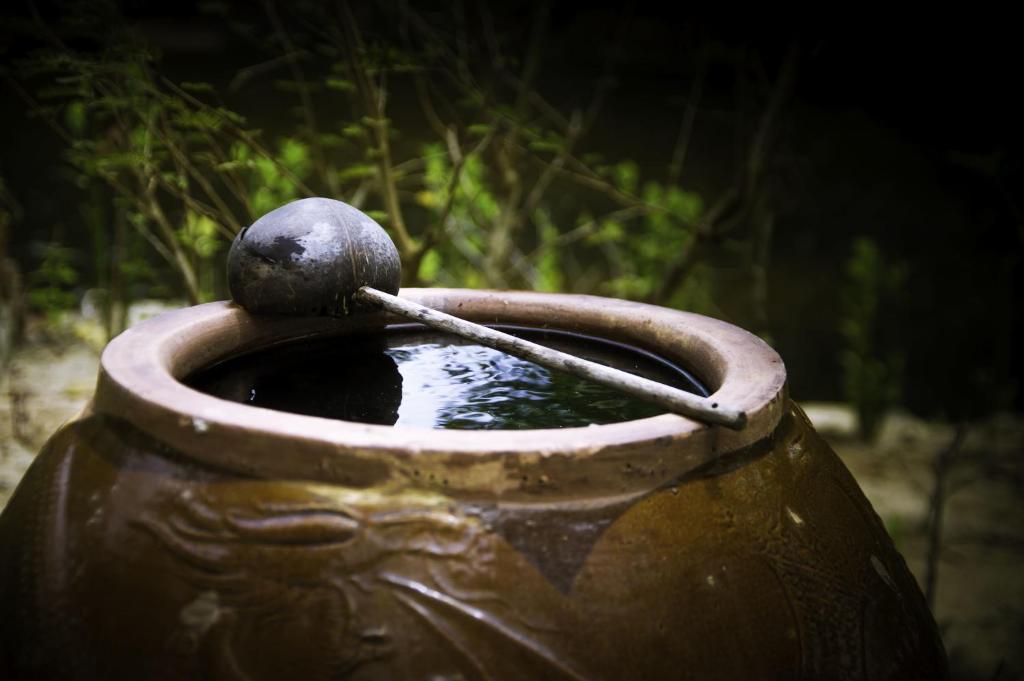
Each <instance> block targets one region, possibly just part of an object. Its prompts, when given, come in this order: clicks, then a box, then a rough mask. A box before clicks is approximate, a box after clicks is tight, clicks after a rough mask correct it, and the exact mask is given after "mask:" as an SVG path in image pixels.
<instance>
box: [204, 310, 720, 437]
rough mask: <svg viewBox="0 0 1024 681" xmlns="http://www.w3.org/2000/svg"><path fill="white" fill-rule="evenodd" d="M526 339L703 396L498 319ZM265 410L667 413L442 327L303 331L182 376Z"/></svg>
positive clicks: (603, 347) (467, 417) (682, 378)
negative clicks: (330, 333) (303, 336)
mask: <svg viewBox="0 0 1024 681" xmlns="http://www.w3.org/2000/svg"><path fill="white" fill-rule="evenodd" d="M500 328H503V329H504V330H506V331H510V332H512V333H514V334H515V335H518V336H521V337H524V338H528V339H529V340H532V341H534V342H538V343H541V344H543V345H547V346H549V347H555V348H557V349H559V350H562V351H565V352H570V353H572V354H575V355H577V356H579V357H583V358H585V359H590V360H593V361H597V362H600V363H602V364H607V365H611V366H615V367H617V368H619V369H623V370H626V371H629V372H631V373H634V374H637V375H640V376H644V377H646V378H650V379H653V380H656V381H660V382H662V383H667V384H669V385H673V386H675V387H677V388H681V389H683V390H688V391H690V392H694V393H697V394H701V395H706V394H707V393H706V391H705V390H704V389H703V387H702V386H701V385H700V384H699V383H698V382H697V381H696V380H695V379H694V378H693V377H692V376H691V375H689V374H688V373H687V372H686V371H685V370H683V369H682V368H681V367H678V366H675V365H673V364H671V363H670V362H667V361H666V360H663V359H661V358H659V357H656V356H655V355H652V354H650V353H646V352H643V351H639V350H637V349H635V348H629V347H628V346H624V345H620V344H616V343H610V342H608V341H603V340H600V339H595V338H591V337H587V336H579V335H575V334H568V333H564V332H555V331H541V330H536V329H522V328H516V327H500ZM186 383H188V384H189V385H190V386H192V387H194V388H196V389H197V390H201V391H203V392H206V393H209V394H211V395H214V396H216V397H220V398H223V399H228V400H233V401H236V402H243V403H246V404H252V405H255V406H258V407H264V408H267V409H277V410H280V411H287V412H293V413H297V414H307V415H311V416H322V417H325V418H333V419H341V420H344V421H359V422H362V423H375V424H381V425H395V426H418V427H425V428H454V429H520V428H568V427H575V426H587V425H590V424H605V423H614V422H617V421H628V420H631V419H638V418H645V417H648V416H654V415H657V414H660V413H663V412H664V410H663V409H661V408H660V407H657V406H654V405H651V404H649V403H647V402H643V401H641V400H638V399H636V398H633V397H630V396H628V395H625V394H623V393H620V392H618V391H617V390H613V389H611V388H605V387H603V386H600V385H597V384H595V383H592V382H590V381H586V380H583V379H579V378H576V377H574V376H571V375H569V374H566V373H564V372H561V371H554V370H549V369H546V368H544V367H542V366H539V365H537V364H534V363H533V362H530V361H527V360H524V359H519V358H517V357H512V356H511V355H507V354H505V353H503V352H501V351H498V350H493V349H491V348H488V347H484V346H481V345H477V344H474V343H472V342H470V341H465V340H462V339H460V338H457V337H455V336H452V335H449V334H441V333H436V332H432V331H424V330H419V329H417V328H409V327H408V326H405V325H401V326H398V327H391V328H390V329H389V330H388V331H387V332H385V333H377V334H373V335H359V336H343V337H337V338H331V339H319V340H304V341H299V342H293V343H289V344H287V345H281V346H277V347H274V348H269V349H266V350H262V351H258V352H254V353H251V354H248V355H243V356H240V357H235V358H232V359H229V360H227V361H224V362H221V363H220V364H217V365H215V366H213V367H210V368H208V369H205V370H202V371H200V372H198V373H196V374H194V375H193V376H191V377H189V378H188V379H187V380H186Z"/></svg>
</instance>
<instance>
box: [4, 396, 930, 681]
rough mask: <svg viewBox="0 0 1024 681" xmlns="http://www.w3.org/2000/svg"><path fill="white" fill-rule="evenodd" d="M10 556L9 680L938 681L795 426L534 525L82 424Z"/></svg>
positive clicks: (921, 633) (843, 474)
mask: <svg viewBox="0 0 1024 681" xmlns="http://www.w3.org/2000/svg"><path fill="white" fill-rule="evenodd" d="M620 475H622V476H624V477H644V476H651V475H652V472H651V471H648V470H645V469H643V468H642V467H638V468H636V469H624V470H622V471H621V472H620ZM0 544H2V545H3V546H4V547H8V550H7V551H5V552H4V559H3V560H2V561H0V577H2V580H3V581H2V585H0V598H2V602H4V603H5V604H8V605H9V606H12V607H13V611H14V612H17V614H18V615H17V617H9V618H5V619H4V621H3V625H2V626H3V630H2V631H0V641H3V644H4V646H5V647H4V665H5V668H6V669H8V670H13V676H10V677H9V678H81V679H137V678H152V679H179V678H181V679H184V678H218V679H220V678H223V679H235V678H240V679H241V678H244V679H290V678H304V679H333V678H353V679H364V678H365V679H379V678H423V679H429V678H460V677H459V675H461V678H466V679H520V678H522V679H538V678H552V679H557V678H565V679H625V678H668V677H675V676H678V675H679V674H680V672H681V670H686V673H687V675H688V676H692V677H693V678H701V679H737V678H744V679H777V678H809V679H813V678H830V679H911V678H920V679H935V678H942V675H943V673H944V671H943V653H942V649H941V645H940V643H939V640H938V636H937V633H936V630H935V626H934V623H933V622H932V621H931V617H930V615H929V614H928V612H927V609H926V608H925V605H924V602H923V599H922V597H921V595H920V592H919V591H918V589H917V586H916V584H915V583H914V581H913V578H912V577H911V576H910V574H909V573H908V571H907V569H906V566H905V564H904V563H903V560H902V558H900V556H899V555H898V553H897V552H896V551H895V549H894V547H893V545H892V542H891V541H890V540H889V538H888V536H887V535H886V534H885V531H884V529H883V528H882V526H881V523H880V522H879V520H878V518H877V516H875V515H874V513H873V512H872V511H871V509H870V506H869V505H868V503H867V501H866V500H865V499H864V497H863V495H862V494H861V493H860V491H859V490H858V488H857V486H856V484H855V483H854V481H853V479H852V478H851V477H850V475H849V473H848V472H847V471H846V470H845V468H844V467H843V466H842V464H841V463H840V462H839V461H838V459H836V457H835V456H834V454H833V453H832V452H831V451H830V450H829V449H828V448H827V446H826V445H825V444H824V443H823V441H822V440H821V439H820V438H818V437H817V436H816V435H815V434H814V432H813V431H812V430H811V428H810V426H809V424H808V423H807V422H806V420H805V419H804V418H803V417H802V415H801V414H800V412H799V411H798V410H797V409H795V408H793V409H791V411H790V412H789V413H788V414H787V416H786V417H784V419H783V421H782V422H781V424H780V426H779V428H778V429H777V431H776V432H775V433H774V434H773V435H772V437H771V438H769V439H768V440H766V441H764V442H761V443H758V444H757V445H755V446H753V447H751V448H748V449H747V450H744V451H740V452H736V453H734V454H733V455H730V456H727V457H723V458H722V459H721V460H720V461H718V462H716V463H715V464H714V465H712V466H708V467H705V468H704V469H701V470H696V471H690V472H688V473H686V474H684V475H682V476H680V477H678V478H676V479H673V480H672V481H671V483H669V484H666V485H663V486H660V487H658V488H657V489H654V490H651V491H650V492H649V493H646V494H642V495H639V496H637V497H633V498H613V499H579V500H578V501H575V502H570V503H549V502H548V501H547V500H545V498H544V495H543V494H539V495H538V496H537V499H536V500H535V501H534V502H532V503H525V504H523V503H516V504H503V503H501V502H500V501H496V502H492V503H478V502H473V503H457V502H452V501H451V500H448V499H445V498H444V497H443V496H437V495H430V494H424V493H407V494H405V495H402V494H398V495H374V494H370V493H367V492H365V491H364V492H362V493H356V492H353V491H352V490H345V489H340V488H336V487H334V486H330V485H318V484H312V483H308V482H288V481H268V480H258V479H244V478H239V477H237V476H235V475H231V474H226V473H223V472H218V471H215V470H212V469H209V468H206V467H203V466H198V465H196V464H194V463H191V462H190V461H189V460H188V459H187V458H186V457H184V456H182V455H181V454H180V453H176V452H174V451H173V450H170V449H168V448H167V447H166V446H164V445H161V444H160V443H159V442H156V441H154V440H152V439H151V438H149V437H148V436H146V435H144V434H142V433H140V432H139V431H138V430H137V429H135V428H133V427H132V426H131V425H130V424H128V423H126V422H124V421H119V420H115V419H111V418H109V417H103V416H90V417H88V418H86V419H83V420H81V421H78V422H76V423H73V424H71V425H69V426H68V427H67V428H65V429H63V430H62V431H61V432H60V433H58V434H57V435H56V436H55V437H54V439H53V440H52V441H51V443H50V444H49V446H48V447H47V448H46V450H45V451H44V452H43V453H42V454H41V455H40V457H39V459H38V460H37V461H36V463H35V464H34V465H33V467H32V469H31V470H30V472H29V474H28V475H27V476H26V479H25V482H24V483H23V484H22V486H21V487H20V488H19V490H18V492H17V493H16V494H15V496H14V498H13V499H12V501H11V504H10V506H9V507H8V508H7V510H6V511H5V513H4V514H3V516H2V517H0ZM11 548H13V549H14V550H13V551H12V550H10V549H11Z"/></svg>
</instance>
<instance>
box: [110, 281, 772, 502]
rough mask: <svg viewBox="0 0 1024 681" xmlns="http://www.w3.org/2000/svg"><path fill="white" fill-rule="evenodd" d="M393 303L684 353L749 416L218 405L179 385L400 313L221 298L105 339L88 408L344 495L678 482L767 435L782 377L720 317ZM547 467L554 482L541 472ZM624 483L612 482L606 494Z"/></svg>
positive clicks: (262, 473)
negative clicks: (339, 411) (578, 420)
mask: <svg viewBox="0 0 1024 681" xmlns="http://www.w3.org/2000/svg"><path fill="white" fill-rule="evenodd" d="M400 295H401V296H403V297H405V298H408V299H410V300H413V301H416V302H418V303H420V304H423V305H427V306H430V307H434V308H436V309H440V310H442V311H444V312H448V313H450V314H455V315H457V316H463V317H466V318H467V319H472V320H474V321H477V322H487V323H516V324H527V325H532V326H541V327H543V326H550V327H552V328H559V329H564V330H568V331H576V332H580V333H590V334H593V335H605V336H607V337H610V338H613V339H614V340H619V341H623V342H627V343H630V344H633V345H637V346H639V347H642V348H644V349H646V350H650V351H652V352H655V353H658V354H661V355H664V356H666V357H668V358H670V359H675V360H677V361H680V360H681V361H682V362H684V363H685V364H686V365H687V366H689V367H690V368H692V369H693V370H694V371H695V373H696V374H697V375H698V376H699V377H700V378H701V379H702V380H703V381H704V383H705V385H706V386H707V387H708V389H709V390H710V391H711V392H712V394H711V398H712V399H715V400H719V401H721V402H722V403H724V404H729V405H730V406H733V407H735V408H738V409H741V410H743V411H745V412H746V413H747V426H746V427H745V428H744V429H743V430H741V431H731V430H728V429H725V428H722V427H718V426H708V425H705V424H702V423H698V422H697V421H694V420H691V419H689V418H686V417H683V416H677V415H674V414H662V415H659V416H654V417H650V418H645V419H639V420H634V421H624V422H618V423H612V424H606V425H599V426H589V427H582V428H564V429H543V430H433V429H426V428H415V427H404V426H403V427H392V426H380V425H371V424H362V423H353V422H346V421H338V420H333V419H326V418H320V417H314V416H305V415H300V414H292V413H286V412H279V411H273V410H268V409H263V408H258V407H252V406H247V405H243V404H239V403H235V402H230V401H226V400H222V399H219V398H216V397H213V396H210V395H207V394H204V393H201V392H198V391H196V390H193V389H192V388H189V387H188V386H186V385H184V384H183V383H181V382H180V379H182V378H184V377H185V376H186V375H188V374H190V373H191V372H193V371H194V370H196V369H198V368H200V367H202V366H208V365H209V364H211V363H213V362H215V361H218V360H220V359H223V358H225V357H227V356H230V355H233V354H237V353H239V352H244V351H249V350H253V349H256V348H259V347H262V346H266V345H270V344H272V343H276V342H281V341H285V340H291V339H298V338H302V337H312V336H320V335H334V334H344V333H351V332H354V331H358V330H364V329H367V328H381V327H382V326H384V325H386V324H391V323H400V322H402V321H404V320H402V319H400V318H397V317H395V316H392V315H389V314H385V313H380V312H374V313H367V314H364V315H360V316H358V317H350V318H344V319H337V318H293V317H268V316H255V315H252V314H250V313H248V312H246V311H245V310H243V309H242V308H240V307H238V306H237V305H235V304H234V303H231V302H229V301H221V302H214V303H207V304H204V305H198V306H194V307H189V308H183V309H179V310H174V311H171V312H167V313H164V314H162V315H159V316H157V317H154V318H152V319H149V320H147V321H145V322H143V323H141V324H139V325H137V326H135V327H132V328H130V329H128V330H126V331H125V332H124V333H122V334H121V335H119V336H118V337H116V338H114V339H113V340H112V341H111V342H110V343H109V344H108V345H107V347H106V349H105V350H104V352H103V354H102V357H101V359H100V375H99V379H98V382H97V389H96V395H95V398H94V403H93V412H94V413H98V414H104V415H108V416H114V417H117V418H120V419H123V420H126V421H128V422H130V423H131V424H132V425H133V426H134V427H136V428H138V429H140V430H142V431H143V432H145V433H147V434H149V435H151V436H153V437H155V438H157V439H158V440H160V441H162V442H164V443H166V444H167V445H169V446H170V447H172V448H173V449H176V450H178V451H179V452H180V453H182V454H185V455H186V456H188V457H190V458H192V459H195V460H198V461H200V462H202V463H206V464H209V465H211V466H214V467H216V468H220V469H226V470H228V471H231V472H234V473H236V474H243V475H253V476H256V477H285V478H292V479H294V478H301V479H307V480H310V479H311V480H316V481H322V482H341V483H345V484H349V485H353V486H371V485H384V484H389V483H397V482H404V483H406V484H410V485H413V486H419V487H430V486H435V485H436V486H438V487H439V488H444V489H445V490H447V491H449V492H451V491H458V490H462V491H466V492H469V491H472V490H476V491H483V490H487V491H490V492H494V491H499V492H501V491H503V490H513V489H514V490H519V491H524V490H527V488H529V487H530V485H533V486H534V487H536V486H538V485H539V486H540V487H558V486H559V485H567V484H569V480H568V479H567V476H566V474H565V472H566V471H565V470H562V469H559V465H560V464H565V463H566V462H570V461H571V463H572V466H573V467H574V468H573V471H574V472H573V473H572V474H571V475H569V476H568V477H572V478H573V479H574V480H576V481H577V482H578V481H579V480H583V479H588V478H589V474H588V471H587V468H586V466H585V464H586V462H587V461H591V462H597V463H595V466H597V468H601V467H606V466H607V465H610V464H611V463H613V462H618V463H621V462H622V461H626V462H627V463H628V462H629V461H633V460H643V459H646V458H650V457H652V456H657V457H658V461H659V462H660V463H661V464H662V468H664V469H665V471H666V474H667V473H668V472H671V473H673V474H674V475H678V474H680V473H681V472H683V471H681V470H680V467H679V465H680V464H682V463H683V462H684V461H685V462H687V463H686V468H687V469H692V468H693V467H695V466H697V465H700V464H702V463H706V462H707V461H709V460H710V459H711V458H713V457H715V456H717V455H720V454H722V453H726V452H731V451H735V450H737V449H742V448H744V447H747V446H750V445H752V444H754V443H755V442H758V441H760V440H763V439H764V438H766V437H768V436H769V435H770V434H771V432H772V431H773V430H774V429H775V427H776V426H777V424H778V422H779V419H780V418H781V415H782V410H783V403H784V402H785V383H786V370H785V366H784V364H783V362H782V360H781V358H780V357H779V356H778V354H777V353H776V352H775V351H774V350H773V349H772V348H771V347H769V346H768V345H767V344H766V343H765V342H764V341H762V340H761V339H760V338H758V337H756V336H754V335H753V334H751V333H749V332H747V331H744V330H743V329H740V328H739V327H736V326H733V325H732V324H728V323H726V322H723V321H720V320H716V319H712V318H710V317H705V316H703V315H698V314H694V313H689V312H681V311H678V310H671V309H667V308H663V307H657V306H653V305H648V304H643V303H634V302H628V301H623V300H617V299H610V298H601V297H596V296H586V295H575V294H553V293H533V292H524V291H486V290H471V289H403V290H402V291H401V292H400ZM552 320H558V321H557V323H552ZM666 457H668V459H669V463H668V464H665V459H666ZM581 466H583V468H580V467H581ZM556 469H557V470H560V471H561V472H560V473H559V477H560V478H561V479H560V480H553V479H552V478H551V476H550V475H547V474H545V473H543V471H544V470H550V471H552V472H554V471H556ZM654 477H659V476H658V475H655V476H654ZM545 478H546V479H547V480H546V481H545ZM442 483H443V484H442ZM570 486H571V485H570ZM629 486H630V485H629V484H622V483H621V481H620V483H618V484H617V486H615V489H616V490H618V491H626V490H625V488H626V487H629ZM527 491H528V490H527Z"/></svg>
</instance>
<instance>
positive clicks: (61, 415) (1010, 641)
mask: <svg viewBox="0 0 1024 681" xmlns="http://www.w3.org/2000/svg"><path fill="white" fill-rule="evenodd" d="M98 360H99V353H98V351H97V350H96V349H94V348H93V347H90V346H89V345H87V344H84V343H77V344H76V343H68V342H66V341H65V342H50V343H46V342H36V343H34V344H32V345H29V346H25V347H22V348H21V349H19V350H17V351H16V352H15V354H14V355H13V357H12V359H11V361H10V363H9V366H8V367H7V370H6V371H0V509H2V508H3V506H4V505H5V504H6V502H7V499H8V497H9V496H10V494H11V493H12V492H13V490H14V487H15V486H16V485H17V482H18V480H19V479H20V477H21V475H22V473H23V472H24V469H25V468H26V466H28V464H29V463H30V462H31V460H32V457H33V456H34V455H35V453H36V452H38V450H39V449H40V447H42V445H43V443H44V442H45V441H46V439H47V438H48V437H49V435H50V434H51V433H52V432H53V431H54V430H56V429H57V427H58V426H59V425H60V424H61V423H63V422H64V421H66V420H67V419H69V418H72V417H73V416H74V415H75V414H76V413H77V412H78V411H79V410H80V409H81V408H82V406H83V405H84V404H85V402H86V401H87V400H88V398H89V396H90V395H91V394H92V390H93V387H94V385H95V380H96V368H97V363H98ZM804 406H805V408H806V409H807V411H808V413H809V414H810V415H811V417H812V420H813V421H814V422H815V423H816V425H817V428H818V430H819V431H820V432H822V434H824V435H825V436H826V437H828V439H829V441H830V442H831V443H832V445H833V447H835V449H836V450H837V451H838V452H839V454H840V456H842V458H843V460H844V461H845V462H846V464H847V466H849V468H850V470H851V471H852V472H853V474H854V475H855V476H856V478H857V480H858V481H859V482H860V484H861V487H862V488H863V489H864V492H865V493H866V494H867V496H868V498H869V499H871V501H872V503H873V504H874V506H875V509H876V510H877V511H878V513H879V515H880V516H881V517H882V518H883V520H884V521H885V523H886V526H887V527H888V528H889V531H890V533H891V534H892V535H893V537H894V539H895V540H896V542H897V545H898V546H899V548H900V550H901V551H902V552H903V554H904V556H905V557H906V558H907V562H908V564H909V565H910V568H911V570H912V571H913V572H914V573H915V575H917V577H918V579H919V580H921V579H922V576H923V572H924V564H925V551H926V548H927V546H926V536H925V532H924V527H925V522H924V519H925V517H926V513H927V508H928V499H929V494H930V492H931V489H932V484H933V483H932V480H933V477H932V468H931V466H932V462H933V460H934V457H935V455H936V454H937V453H938V452H939V451H941V449H942V448H943V447H946V446H947V445H948V444H949V442H950V441H951V439H952V437H953V429H952V428H951V427H950V426H947V425H943V424H934V423H924V422H922V421H919V420H916V419H913V418H911V417H909V416H905V415H900V414H893V415H891V416H890V417H889V418H888V419H887V421H886V423H885V425H884V427H883V429H882V432H881V434H880V435H879V438H878V442H876V443H875V444H872V445H865V444H864V443H861V442H858V441H857V440H856V439H854V438H853V437H851V436H850V433H851V432H852V430H853V427H854V420H853V417H852V414H851V412H850V410H849V409H848V408H847V407H845V406H843V405H825V404H807V405H804ZM1022 449H1024V419H1022V418H1020V417H1019V416H1018V417H1013V418H1011V417H1008V416H1005V417H996V418H993V419H990V420H989V421H988V422H986V423H985V424H982V425H977V426H973V427H972V429H971V430H970V431H969V434H968V436H967V439H966V441H965V444H964V447H963V452H964V453H963V457H962V461H961V463H960V464H958V466H957V468H956V472H955V474H954V476H953V481H954V485H955V491H954V492H953V493H952V495H951V496H950V498H949V502H948V504H947V506H946V510H945V520H946V525H945V532H944V534H943V540H944V545H945V547H946V548H945V549H944V551H943V554H942V561H941V563H940V570H939V577H938V591H937V593H938V596H937V601H936V607H935V614H936V619H937V620H938V622H939V625H940V627H941V628H942V630H943V636H944V639H945V641H946V647H947V650H948V652H949V656H950V661H951V663H952V666H953V670H954V678H957V679H972V680H973V679H985V680H995V679H999V681H1008V680H1011V679H1013V680H1020V679H1024V650H1022V646H1021V642H1024V570H1022V568H1024V504H1022V503H1021V502H1022V497H1024V460H1022V458H1024V457H1022V456H1021V454H1022Z"/></svg>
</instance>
